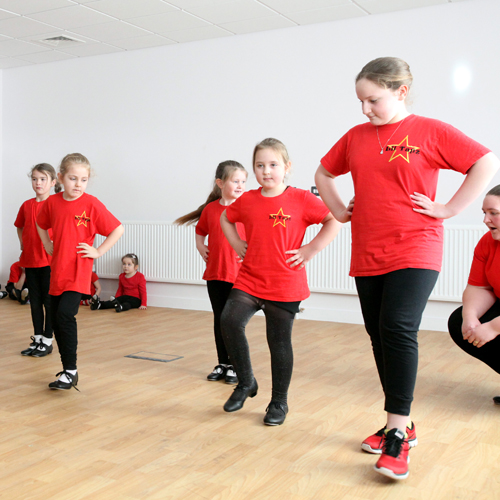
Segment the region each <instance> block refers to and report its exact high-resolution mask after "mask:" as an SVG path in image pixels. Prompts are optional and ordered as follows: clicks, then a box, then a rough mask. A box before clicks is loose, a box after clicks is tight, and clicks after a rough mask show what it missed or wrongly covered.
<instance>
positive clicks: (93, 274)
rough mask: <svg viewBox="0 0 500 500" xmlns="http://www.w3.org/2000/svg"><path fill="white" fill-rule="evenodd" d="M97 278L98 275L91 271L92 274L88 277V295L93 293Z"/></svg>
mask: <svg viewBox="0 0 500 500" xmlns="http://www.w3.org/2000/svg"><path fill="white" fill-rule="evenodd" d="M98 279H99V276H97V274H96V273H94V271H92V276H91V278H90V295H91V296H92V297H93V296H94V295H95V285H94V283H95V282H96V281H97V280H98Z"/></svg>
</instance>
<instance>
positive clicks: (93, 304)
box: [90, 295, 101, 311]
mask: <svg viewBox="0 0 500 500" xmlns="http://www.w3.org/2000/svg"><path fill="white" fill-rule="evenodd" d="M100 308H101V300H100V299H99V297H98V296H97V295H94V296H93V297H92V298H91V299H90V310H91V311H97V309H100Z"/></svg>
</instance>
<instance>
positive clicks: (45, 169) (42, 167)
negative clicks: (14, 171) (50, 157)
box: [28, 163, 62, 193]
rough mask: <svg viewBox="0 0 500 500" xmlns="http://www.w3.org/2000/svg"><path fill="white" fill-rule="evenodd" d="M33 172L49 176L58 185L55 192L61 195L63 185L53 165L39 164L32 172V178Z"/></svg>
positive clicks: (30, 174)
mask: <svg viewBox="0 0 500 500" xmlns="http://www.w3.org/2000/svg"><path fill="white" fill-rule="evenodd" d="M33 172H40V173H41V174H47V175H49V176H50V179H51V180H52V181H56V183H55V184H54V192H55V193H59V192H60V191H61V189H62V187H61V183H60V182H59V179H58V178H57V174H56V171H55V169H54V167H53V166H52V165H50V164H49V163H39V164H38V165H35V166H34V167H33V168H32V169H31V170H30V173H29V174H28V177H32V176H33Z"/></svg>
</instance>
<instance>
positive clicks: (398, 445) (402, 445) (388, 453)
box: [375, 429, 410, 480]
mask: <svg viewBox="0 0 500 500" xmlns="http://www.w3.org/2000/svg"><path fill="white" fill-rule="evenodd" d="M409 450H410V445H409V444H408V441H406V440H405V435H404V434H403V432H402V431H400V430H399V429H391V430H390V431H389V432H388V433H387V434H386V436H385V442H384V447H383V450H382V455H380V458H379V459H378V461H377V463H376V464H375V470H376V471H377V472H378V473H379V474H383V475H384V476H387V477H390V478H392V479H398V480H399V479H406V478H407V477H408V474H409V471H408V462H409V461H410V457H409V456H408V452H409Z"/></svg>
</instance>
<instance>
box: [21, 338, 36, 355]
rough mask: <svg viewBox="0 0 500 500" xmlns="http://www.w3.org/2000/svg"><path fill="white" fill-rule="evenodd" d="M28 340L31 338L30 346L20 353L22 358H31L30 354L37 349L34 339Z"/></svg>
mask: <svg viewBox="0 0 500 500" xmlns="http://www.w3.org/2000/svg"><path fill="white" fill-rule="evenodd" d="M30 338H31V344H30V345H29V347H28V349H25V350H24V351H21V354H22V355H23V356H31V353H32V352H33V351H34V350H35V349H36V348H37V347H38V343H37V342H35V337H30Z"/></svg>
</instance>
